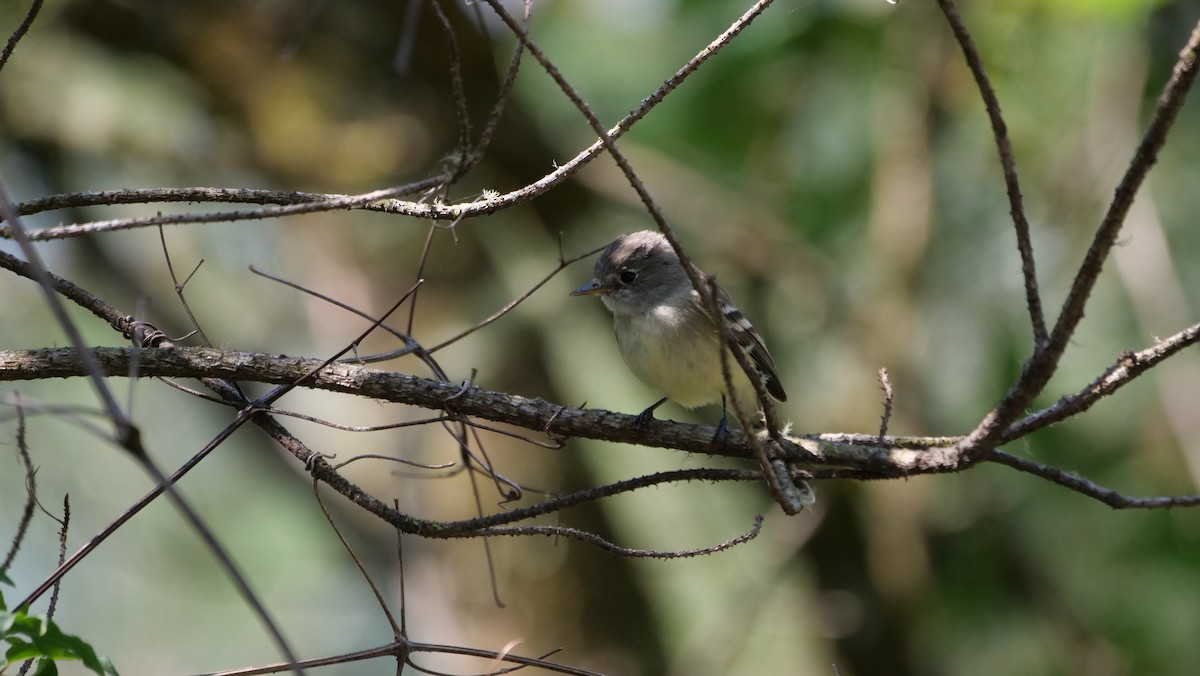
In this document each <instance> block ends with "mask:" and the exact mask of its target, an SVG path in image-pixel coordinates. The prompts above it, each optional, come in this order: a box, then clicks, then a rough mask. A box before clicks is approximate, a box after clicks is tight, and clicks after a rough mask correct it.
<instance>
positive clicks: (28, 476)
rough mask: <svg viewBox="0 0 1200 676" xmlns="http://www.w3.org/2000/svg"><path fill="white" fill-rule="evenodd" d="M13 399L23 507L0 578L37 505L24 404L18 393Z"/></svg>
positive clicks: (2, 565) (15, 554)
mask: <svg viewBox="0 0 1200 676" xmlns="http://www.w3.org/2000/svg"><path fill="white" fill-rule="evenodd" d="M13 399H14V402H13V406H14V407H15V408H16V409H17V454H18V455H19V456H20V457H21V464H22V465H23V466H24V467H25V508H24V509H23V510H22V511H21V518H20V520H19V521H17V532H16V533H15V534H14V535H13V539H12V544H11V545H9V548H8V553H7V554H5V555H4V561H3V562H2V563H0V578H3V577H5V576H6V575H7V573H8V568H9V566H11V565H12V562H13V561H14V560H15V559H16V558H17V552H18V551H19V550H20V549H21V543H23V542H25V533H26V532H28V530H29V522H30V521H31V520H32V519H33V510H34V509H35V508H36V507H37V470H35V469H34V467H33V460H32V459H31V458H30V457H29V446H28V445H27V444H26V442H25V406H24V404H22V403H21V395H20V394H14V395H13Z"/></svg>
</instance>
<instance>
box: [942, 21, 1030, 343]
mask: <svg viewBox="0 0 1200 676" xmlns="http://www.w3.org/2000/svg"><path fill="white" fill-rule="evenodd" d="M938 5H939V6H940V7H941V8H942V13H943V14H945V15H946V21H947V22H948V23H949V24H950V30H951V31H952V32H953V33H954V38H955V39H956V40H958V45H959V47H961V48H962V52H963V57H964V58H965V59H966V60H967V67H968V68H970V69H971V74H972V75H973V76H974V77H975V83H976V84H977V85H978V86H979V96H980V98H982V99H983V107H984V108H985V109H986V110H987V114H988V119H989V120H990V121H991V123H992V135H993V136H994V137H995V139H996V150H997V151H998V152H999V153H1000V166H1001V167H1002V168H1003V170H1004V185H1005V187H1006V188H1007V191H1008V205H1009V212H1010V213H1011V214H1012V218H1013V226H1014V227H1015V228H1016V231H1017V251H1018V252H1020V254H1021V273H1022V275H1024V277H1025V305H1026V307H1028V308H1029V320H1030V323H1031V324H1032V326H1033V345H1034V349H1035V350H1038V349H1041V347H1042V345H1043V344H1045V342H1046V338H1047V336H1046V317H1045V314H1044V312H1043V310H1042V298H1041V294H1040V293H1039V292H1038V281H1037V266H1036V265H1035V264H1034V258H1033V241H1032V238H1031V237H1030V234H1029V220H1028V219H1027V218H1026V217H1025V205H1024V204H1023V202H1022V197H1021V184H1020V181H1019V180H1018V178H1017V162H1016V160H1015V159H1013V150H1012V142H1011V141H1010V140H1009V138H1008V125H1006V124H1005V122H1004V116H1003V115H1002V114H1001V113H1000V100H999V99H998V98H996V90H995V89H993V88H992V83H991V81H990V80H989V79H988V75H987V70H986V69H985V68H984V67H983V59H982V58H980V56H979V50H978V49H977V48H976V47H975V41H974V40H972V39H971V34H970V33H969V32H968V31H967V27H966V25H965V24H964V23H963V20H962V17H961V16H959V14H958V9H957V8H956V7H955V6H954V3H953V2H952V0H938Z"/></svg>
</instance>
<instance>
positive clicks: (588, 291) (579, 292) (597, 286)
mask: <svg viewBox="0 0 1200 676" xmlns="http://www.w3.org/2000/svg"><path fill="white" fill-rule="evenodd" d="M611 290H612V289H609V288H608V287H607V286H604V285H603V284H601V283H600V280H598V279H593V280H592V281H590V282H588V283H587V284H584V285H583V286H581V287H579V288H578V289H575V290H574V291H572V292H571V295H572V296H594V295H596V294H598V293H608V292H609V291H611Z"/></svg>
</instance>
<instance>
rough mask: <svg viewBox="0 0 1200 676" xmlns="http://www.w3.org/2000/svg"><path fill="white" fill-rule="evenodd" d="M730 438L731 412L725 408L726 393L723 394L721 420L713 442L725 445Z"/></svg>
mask: <svg viewBox="0 0 1200 676" xmlns="http://www.w3.org/2000/svg"><path fill="white" fill-rule="evenodd" d="M728 438H729V414H728V413H727V412H726V410H725V395H723V394H722V395H721V422H719V423H717V431H716V433H715V434H713V438H712V442H713V443H714V444H716V445H718V446H724V445H725V441H726V440H727V439H728Z"/></svg>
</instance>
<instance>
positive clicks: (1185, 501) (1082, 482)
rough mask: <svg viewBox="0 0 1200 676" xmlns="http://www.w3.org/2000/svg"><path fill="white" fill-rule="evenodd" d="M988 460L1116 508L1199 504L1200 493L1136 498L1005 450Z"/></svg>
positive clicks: (1190, 505)
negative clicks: (1010, 453)
mask: <svg viewBox="0 0 1200 676" xmlns="http://www.w3.org/2000/svg"><path fill="white" fill-rule="evenodd" d="M987 459H988V460H990V461H992V462H996V463H999V464H1001V465H1007V466H1009V467H1012V468H1013V469H1017V470H1020V471H1022V472H1028V473H1029V474H1033V475H1034V476H1039V477H1041V478H1043V479H1046V480H1047V481H1051V482H1053V483H1056V484H1058V485H1059V486H1064V487H1066V488H1069V489H1071V490H1073V491H1075V492H1076V493H1082V494H1084V495H1086V496H1088V497H1091V498H1095V499H1097V500H1099V501H1100V502H1103V503H1104V504H1106V505H1108V506H1109V507H1112V508H1113V509H1165V508H1170V507H1195V506H1200V495H1179V496H1160V497H1153V498H1135V497H1130V496H1127V495H1124V494H1122V493H1119V492H1117V491H1114V490H1112V489H1111V488H1105V487H1103V486H1099V485H1097V484H1095V483H1093V482H1091V481H1089V480H1088V479H1085V478H1083V477H1081V476H1079V475H1078V474H1074V473H1072V472H1067V471H1064V470H1061V469H1057V468H1054V467H1049V466H1047V465H1043V464H1041V463H1037V462H1034V461H1032V460H1029V459H1028V458H1020V457H1017V456H1015V455H1009V454H1008V453H1005V452H1003V451H992V452H991V453H990V454H989V455H988V457H987Z"/></svg>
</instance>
